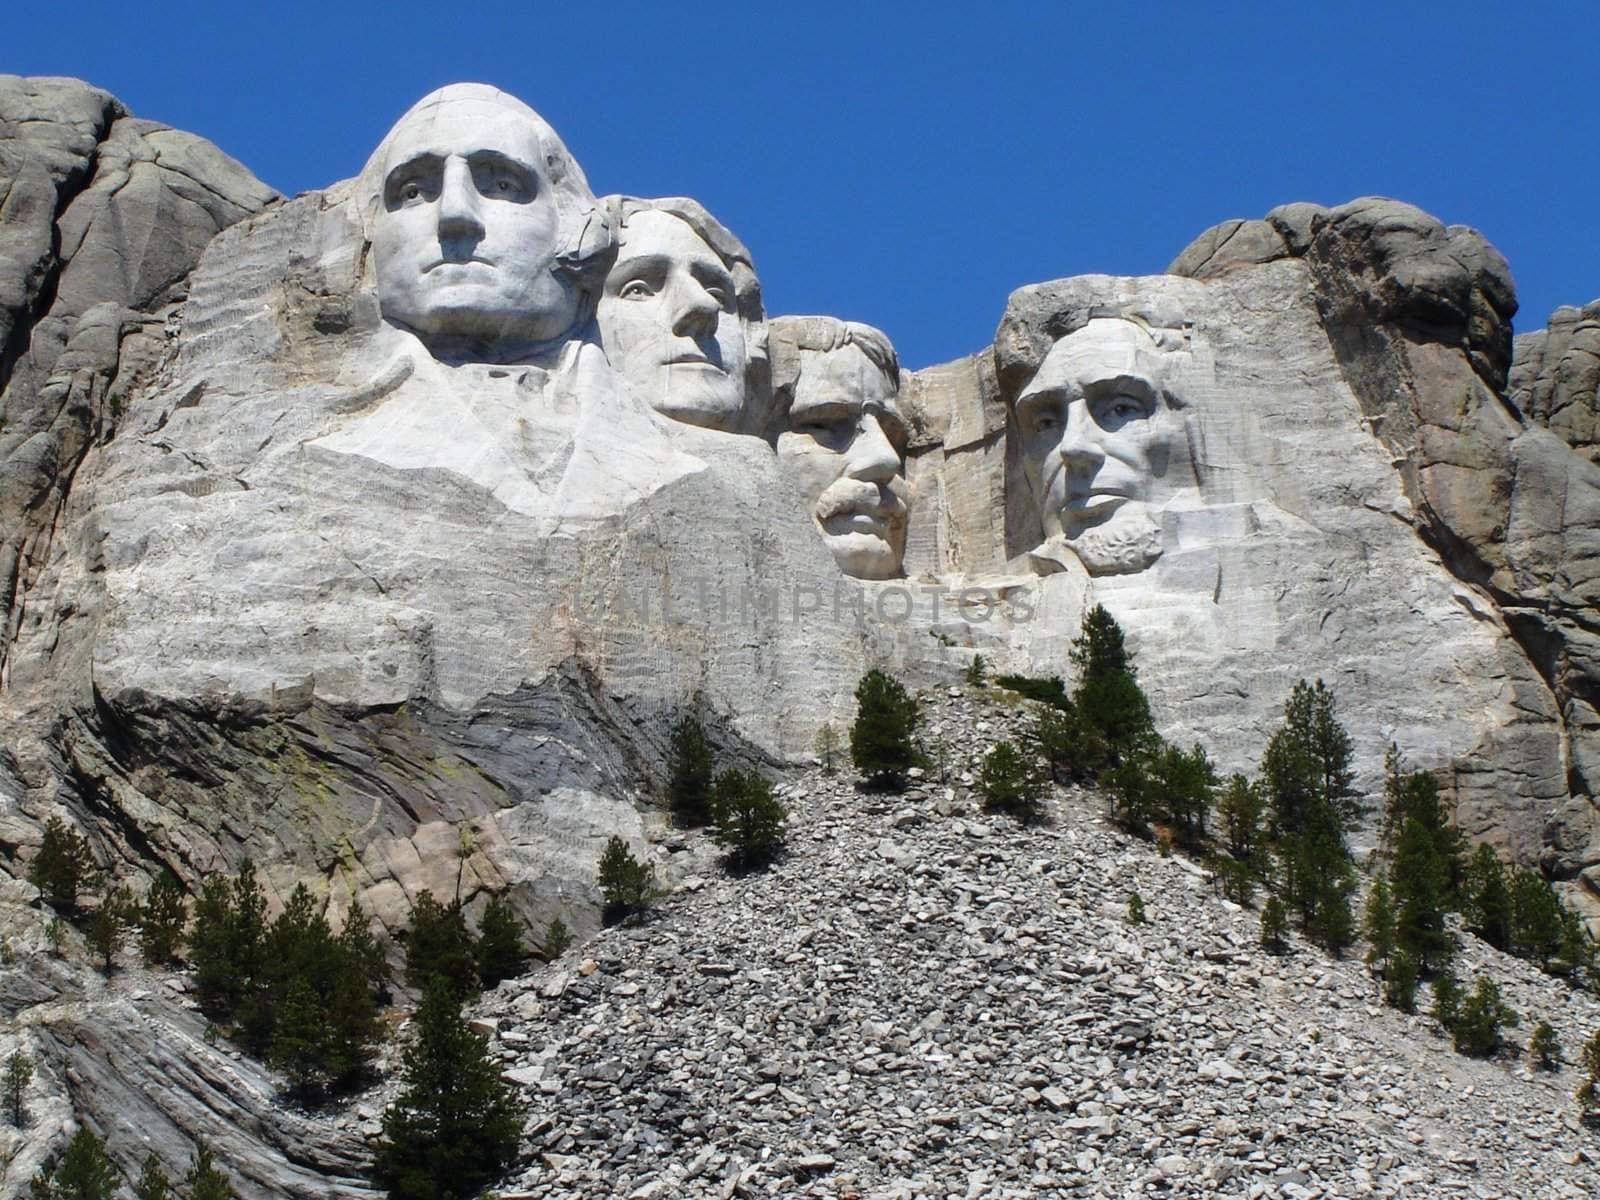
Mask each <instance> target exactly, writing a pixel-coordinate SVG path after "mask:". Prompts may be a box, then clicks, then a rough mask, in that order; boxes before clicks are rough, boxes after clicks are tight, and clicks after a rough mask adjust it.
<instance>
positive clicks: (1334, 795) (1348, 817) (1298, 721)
mask: <svg viewBox="0 0 1600 1200" xmlns="http://www.w3.org/2000/svg"><path fill="white" fill-rule="evenodd" d="M1354 757H1355V752H1354V749H1353V747H1352V744H1351V741H1350V736H1349V734H1347V733H1346V732H1345V730H1344V727H1343V726H1342V725H1340V724H1339V721H1338V718H1337V717H1336V716H1335V713H1334V700H1333V693H1332V692H1330V691H1329V690H1328V689H1327V688H1326V687H1325V686H1324V685H1323V683H1322V680H1320V679H1319V680H1317V682H1316V684H1315V686H1313V685H1311V684H1309V683H1307V682H1306V681H1305V680H1303V679H1302V680H1300V681H1299V682H1298V683H1296V684H1295V685H1294V688H1293V689H1292V690H1291V692H1290V693H1289V699H1288V701H1287V702H1285V704H1284V706H1283V724H1282V725H1281V726H1279V727H1278V729H1277V731H1276V732H1274V733H1273V735H1272V737H1271V738H1270V739H1269V740H1268V741H1267V748H1266V751H1265V753H1263V754H1262V756H1261V780H1262V784H1263V786H1264V787H1265V789H1266V793H1267V800H1268V806H1269V811H1270V813H1271V833H1272V836H1273V837H1274V838H1275V839H1284V838H1289V837H1293V836H1295V835H1297V834H1300V833H1302V832H1304V831H1305V830H1306V829H1307V828H1309V827H1311V826H1312V825H1314V824H1316V825H1320V824H1323V823H1324V819H1323V818H1322V817H1320V816H1319V815H1318V810H1320V809H1324V808H1326V809H1329V810H1331V811H1332V813H1333V814H1334V816H1335V818H1336V820H1337V825H1338V829H1339V831H1340V833H1341V834H1342V833H1343V831H1344V829H1345V828H1346V827H1347V826H1348V825H1349V824H1350V822H1351V821H1353V820H1354V819H1355V818H1356V817H1357V816H1359V815H1360V811H1361V807H1360V803H1359V801H1358V799H1357V797H1356V794H1355V790H1354V780H1355V771H1354V768H1353V766H1352V763H1353V761H1354Z"/></svg>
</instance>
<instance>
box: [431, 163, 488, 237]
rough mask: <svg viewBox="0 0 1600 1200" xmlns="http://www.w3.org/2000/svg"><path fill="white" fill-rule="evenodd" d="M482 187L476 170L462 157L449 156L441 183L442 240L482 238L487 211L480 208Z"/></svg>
mask: <svg viewBox="0 0 1600 1200" xmlns="http://www.w3.org/2000/svg"><path fill="white" fill-rule="evenodd" d="M478 204H479V197H478V190H477V188H476V187H475V186H474V185H473V182H472V172H471V170H470V169H469V168H468V167H467V164H466V161H465V160H464V159H460V158H450V159H447V160H445V164H444V178H443V179H442V180H440V187H439V240H440V241H441V242H460V241H474V242H475V241H479V240H481V239H482V237H483V214H482V213H480V212H479V211H478Z"/></svg>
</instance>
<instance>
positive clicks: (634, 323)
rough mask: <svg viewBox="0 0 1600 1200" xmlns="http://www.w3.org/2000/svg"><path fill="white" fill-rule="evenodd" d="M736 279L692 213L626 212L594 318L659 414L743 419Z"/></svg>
mask: <svg viewBox="0 0 1600 1200" xmlns="http://www.w3.org/2000/svg"><path fill="white" fill-rule="evenodd" d="M734 283H735V281H734V278H733V275H732V274H731V272H730V270H729V268H728V266H727V264H725V263H724V262H723V260H722V258H721V257H720V256H719V255H718V254H717V252H716V251H715V250H713V249H712V248H711V247H710V246H709V245H707V244H706V242H705V240H704V239H703V238H701V236H700V235H699V234H698V233H696V232H695V230H694V228H693V226H691V225H690V224H689V223H688V222H687V221H685V220H683V219H682V218H680V217H676V216H674V215H672V214H671V213H668V212H664V211H660V210H652V209H647V210H644V211H640V212H635V213H633V214H631V215H630V216H629V217H628V219H627V224H626V225H625V226H624V227H623V229H622V230H621V232H620V234H619V237H618V248H617V258H616V263H615V265H614V266H613V267H612V268H611V272H610V274H608V275H607V276H606V282H605V288H604V290H603V291H602V293H601V296H600V301H599V304H598V307H597V308H596V312H595V316H596V318H597V319H598V322H599V326H600V339H601V342H602V344H603V345H604V346H605V350H606V356H607V358H608V359H609V360H610V362H611V365H612V367H614V368H615V369H616V371H617V373H618V374H619V375H621V377H622V379H623V381H624V382H625V383H626V384H627V386H628V387H629V388H631V389H632V390H633V392H634V394H635V395H637V396H639V397H640V398H641V399H643V400H645V401H646V402H647V403H648V404H649V405H650V406H651V407H652V408H654V409H655V410H656V411H657V412H660V413H662V414H664V415H665V416H669V417H672V418H673V419H674V420H678V421H684V422H687V423H688V424H690V425H703V426H705V427H707V428H710V429H722V430H735V429H737V428H738V427H739V426H740V425H741V423H742V420H743V416H744V409H745V370H746V367H747V366H748V365H749V356H750V348H749V347H748V346H747V344H746V330H745V325H744V321H743V319H742V318H741V317H740V314H739V308H738V296H737V294H736V292H735V286H734Z"/></svg>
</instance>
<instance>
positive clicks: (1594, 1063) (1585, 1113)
mask: <svg viewBox="0 0 1600 1200" xmlns="http://www.w3.org/2000/svg"><path fill="white" fill-rule="evenodd" d="M1578 1062H1579V1065H1580V1066H1581V1067H1582V1068H1583V1074H1584V1079H1583V1082H1582V1083H1580V1084H1579V1085H1578V1090H1577V1092H1576V1093H1574V1099H1576V1100H1577V1102H1578V1119H1579V1120H1580V1121H1582V1122H1583V1123H1584V1124H1585V1125H1595V1124H1600V1029H1596V1030H1595V1031H1594V1033H1593V1034H1591V1035H1590V1037H1589V1040H1588V1041H1587V1042H1585V1043H1584V1044H1583V1049H1582V1050H1581V1051H1579V1053H1578Z"/></svg>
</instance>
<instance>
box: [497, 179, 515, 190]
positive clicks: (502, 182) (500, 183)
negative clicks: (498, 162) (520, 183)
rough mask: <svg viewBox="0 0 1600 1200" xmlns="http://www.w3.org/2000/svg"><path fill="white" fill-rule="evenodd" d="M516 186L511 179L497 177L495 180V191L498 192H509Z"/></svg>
mask: <svg viewBox="0 0 1600 1200" xmlns="http://www.w3.org/2000/svg"><path fill="white" fill-rule="evenodd" d="M515 186H516V185H515V184H514V183H512V182H511V180H509V179H497V180H495V184H494V187H495V191H497V192H509V191H510V190H511V189H512V188H513V187H515Z"/></svg>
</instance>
